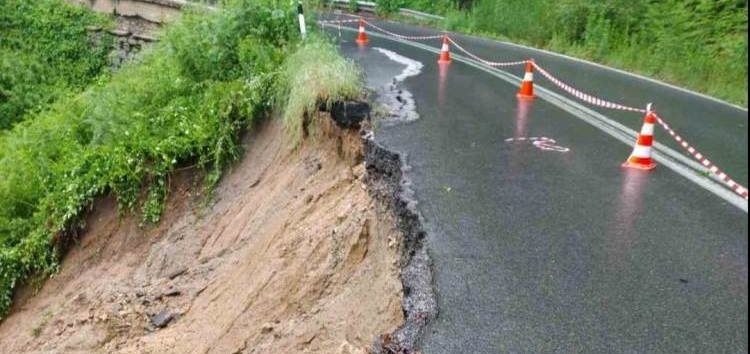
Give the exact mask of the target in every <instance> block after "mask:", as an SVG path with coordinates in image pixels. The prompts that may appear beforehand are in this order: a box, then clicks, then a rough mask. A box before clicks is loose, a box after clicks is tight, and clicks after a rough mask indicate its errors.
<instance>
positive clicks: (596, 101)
mask: <svg viewBox="0 0 750 354" xmlns="http://www.w3.org/2000/svg"><path fill="white" fill-rule="evenodd" d="M531 63H532V65H534V68H536V70H538V71H539V73H541V74H542V75H543V76H544V77H546V78H547V80H549V81H550V82H552V83H553V84H555V85H557V86H558V87H559V88H561V89H563V90H564V91H566V92H568V93H569V94H571V95H573V96H575V97H576V98H578V99H580V100H581V101H584V102H587V103H589V104H592V105H594V106H599V107H604V108H609V109H618V110H621V111H630V112H638V113H646V110H645V109H643V108H635V107H629V106H625V105H621V104H619V103H614V102H610V101H607V100H603V99H601V98H598V97H595V96H592V95H589V94H587V93H584V92H581V91H579V90H576V89H575V88H573V87H572V86H570V85H568V84H566V83H564V82H562V81H561V80H560V79H558V78H556V77H554V76H552V74H550V73H549V72H547V70H544V69H543V68H542V67H540V66H539V64H537V63H535V62H533V61H532V62H531Z"/></svg>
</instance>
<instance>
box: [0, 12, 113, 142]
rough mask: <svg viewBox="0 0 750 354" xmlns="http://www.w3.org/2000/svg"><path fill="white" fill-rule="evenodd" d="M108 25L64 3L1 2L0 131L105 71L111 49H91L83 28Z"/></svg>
mask: <svg viewBox="0 0 750 354" xmlns="http://www.w3.org/2000/svg"><path fill="white" fill-rule="evenodd" d="M108 24H109V20H108V19H107V18H105V17H102V16H97V15H95V14H93V13H92V12H90V11H87V10H85V9H83V8H81V7H77V6H71V5H67V4H65V3H64V1H63V0H38V1H28V0H3V1H0V130H3V129H7V128H9V127H10V126H12V125H13V124H14V123H16V122H19V121H21V120H23V117H24V115H25V114H26V113H27V112H29V111H34V110H37V111H38V110H39V109H42V108H44V107H46V105H47V104H49V103H51V102H53V101H54V100H55V99H57V98H59V97H61V96H64V95H66V94H68V93H70V92H71V91H80V90H82V89H83V88H84V87H85V86H86V85H88V84H89V83H90V82H91V81H92V80H93V79H94V78H95V77H96V76H97V75H99V74H100V73H101V72H102V71H104V69H105V68H106V66H107V54H108V52H109V50H110V49H111V46H110V44H109V42H108V41H107V40H106V38H104V39H105V40H103V41H102V42H100V43H98V44H97V45H94V44H93V43H92V42H91V40H90V38H89V36H88V35H87V31H86V26H107V25H108Z"/></svg>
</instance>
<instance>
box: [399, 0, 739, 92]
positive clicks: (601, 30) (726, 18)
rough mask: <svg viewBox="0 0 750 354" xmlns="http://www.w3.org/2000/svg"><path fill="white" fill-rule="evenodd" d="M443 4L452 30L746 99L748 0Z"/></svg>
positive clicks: (408, 0)
mask: <svg viewBox="0 0 750 354" xmlns="http://www.w3.org/2000/svg"><path fill="white" fill-rule="evenodd" d="M402 2H403V4H404V6H405V7H411V8H416V9H422V10H427V11H429V10H430V9H431V8H432V7H431V5H426V4H424V1H423V0H403V1H402ZM445 8H446V9H447V10H446V11H444V13H445V14H446V20H445V23H444V25H445V26H446V28H447V29H449V30H455V31H464V32H470V33H477V34H481V35H488V36H493V37H499V38H503V39H508V40H511V41H516V42H521V43H525V44H529V45H533V46H536V47H541V48H546V49H551V50H554V51H557V52H562V53H564V54H568V55H573V56H577V57H581V58H584V59H588V60H593V61H596V62H600V63H604V64H607V65H611V66H614V67H618V68H622V69H625V70H629V71H633V72H637V73H641V74H644V75H648V76H653V77H656V78H658V79H661V80H664V81H667V82H671V83H675V84H678V85H681V86H684V87H687V88H690V89H693V90H696V91H700V92H703V93H707V94H709V95H713V96H716V97H719V98H722V99H725V100H727V101H729V102H732V103H736V104H739V105H743V106H747V40H748V37H747V20H748V18H747V2H746V1H738V0H662V1H653V0H601V1H590V0H502V1H499V0H452V5H448V6H446V7H445Z"/></svg>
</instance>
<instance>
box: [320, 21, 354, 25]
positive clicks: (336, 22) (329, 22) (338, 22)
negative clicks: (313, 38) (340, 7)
mask: <svg viewBox="0 0 750 354" xmlns="http://www.w3.org/2000/svg"><path fill="white" fill-rule="evenodd" d="M357 22H359V20H320V21H318V23H321V24H342V23H357Z"/></svg>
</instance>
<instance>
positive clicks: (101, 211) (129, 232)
mask: <svg viewBox="0 0 750 354" xmlns="http://www.w3.org/2000/svg"><path fill="white" fill-rule="evenodd" d="M325 121H326V122H325V123H323V124H322V125H324V128H323V129H321V133H320V134H321V136H320V137H318V138H317V139H311V140H308V141H305V142H303V144H302V146H301V147H300V148H298V149H296V150H292V149H290V148H289V147H288V146H287V144H286V143H285V142H286V139H285V135H284V130H283V128H282V127H281V126H280V123H278V122H275V121H271V122H268V123H265V124H263V125H261V126H259V127H256V129H255V132H254V133H252V134H249V136H248V137H246V139H245V142H246V145H247V149H246V150H247V151H246V154H245V156H244V157H243V159H242V161H241V162H240V163H238V164H237V165H236V166H235V168H234V170H233V171H232V172H230V173H229V174H228V176H227V177H226V178H225V179H224V180H223V181H222V183H221V184H220V186H219V187H218V188H217V190H216V191H215V192H214V201H213V202H211V203H209V204H208V206H205V204H204V203H203V201H204V198H203V197H201V196H196V195H195V194H194V192H195V191H196V190H197V189H196V188H195V186H194V185H195V183H198V182H197V181H196V180H195V178H194V171H192V170H190V169H187V170H184V171H182V172H180V173H178V175H177V176H175V177H174V178H173V179H172V181H171V194H170V197H169V202H168V207H167V211H166V213H165V215H164V217H163V219H162V222H161V223H160V224H159V225H157V226H150V227H149V226H147V227H139V220H138V219H137V217H131V216H126V217H119V216H118V214H117V210H116V208H115V202H114V201H113V200H112V199H111V198H106V199H103V200H100V201H98V202H97V203H96V205H95V206H94V207H93V208H92V211H91V213H90V215H89V217H88V218H87V227H86V230H85V232H84V233H83V234H82V235H81V238H80V240H79V241H78V243H77V244H76V245H74V246H73V247H72V249H71V250H70V252H69V253H68V254H67V255H66V257H65V260H64V262H63V263H62V267H61V271H60V273H59V274H57V275H56V276H55V277H54V278H52V279H49V280H47V281H46V282H44V283H43V285H40V286H37V287H38V289H37V288H35V287H34V286H33V285H28V286H25V287H24V288H23V289H22V290H21V291H19V293H18V294H17V296H16V299H15V307H14V308H13V309H12V314H11V315H10V316H9V317H8V318H7V319H6V320H5V321H4V322H3V323H2V324H0V352H3V353H363V352H365V350H366V349H367V348H369V347H370V345H371V343H372V342H373V338H374V337H375V336H378V335H381V334H384V333H390V332H392V331H394V330H395V329H396V328H397V327H398V326H399V325H400V324H401V323H402V322H403V313H402V309H401V300H402V295H401V282H400V281H399V278H398V276H399V269H400V267H399V255H400V247H401V234H400V233H399V231H398V230H397V229H396V228H395V226H394V225H395V222H394V220H393V219H392V216H390V215H391V214H390V213H389V212H387V211H386V210H385V207H384V206H383V205H382V204H381V203H380V202H376V201H374V200H373V199H372V198H371V197H370V196H369V195H368V193H367V191H366V190H365V188H364V184H363V182H362V179H363V174H364V173H365V171H364V167H363V164H362V163H361V143H360V140H359V137H358V135H357V133H355V132H353V131H341V130H339V129H338V128H335V127H333V125H332V124H330V123H327V122H329V120H327V119H326V120H325Z"/></svg>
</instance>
